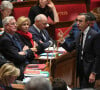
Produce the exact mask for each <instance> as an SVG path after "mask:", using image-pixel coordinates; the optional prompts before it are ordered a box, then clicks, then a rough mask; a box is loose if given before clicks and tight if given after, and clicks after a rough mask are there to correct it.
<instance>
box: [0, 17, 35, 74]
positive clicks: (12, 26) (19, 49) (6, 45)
mask: <svg viewBox="0 0 100 90" xmlns="http://www.w3.org/2000/svg"><path fill="white" fill-rule="evenodd" d="M3 26H4V30H5V32H4V33H3V35H2V36H1V37H0V51H1V53H2V54H3V55H4V57H5V58H6V59H7V60H10V61H12V62H13V63H14V64H15V66H17V67H19V68H20V69H21V72H23V70H24V67H25V65H27V64H29V63H33V59H34V54H33V51H35V49H33V48H28V46H26V45H24V44H23V43H22V41H21V40H20V38H19V37H18V36H17V35H16V34H15V32H16V30H17V25H16V20H15V18H14V17H13V16H8V17H5V18H4V19H3Z"/></svg>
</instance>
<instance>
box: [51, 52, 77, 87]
mask: <svg viewBox="0 0 100 90" xmlns="http://www.w3.org/2000/svg"><path fill="white" fill-rule="evenodd" d="M75 61H76V52H75V51H73V52H71V53H66V54H64V55H62V56H60V57H58V58H56V60H54V61H53V62H52V66H51V75H52V77H53V78H62V79H64V80H65V81H66V83H67V84H68V85H69V86H70V87H72V88H73V87H76V64H75Z"/></svg>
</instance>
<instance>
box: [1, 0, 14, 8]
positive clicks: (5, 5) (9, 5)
mask: <svg viewBox="0 0 100 90" xmlns="http://www.w3.org/2000/svg"><path fill="white" fill-rule="evenodd" d="M6 8H9V9H13V4H12V3H11V2H10V1H2V2H1V6H0V9H1V10H5V9H6Z"/></svg>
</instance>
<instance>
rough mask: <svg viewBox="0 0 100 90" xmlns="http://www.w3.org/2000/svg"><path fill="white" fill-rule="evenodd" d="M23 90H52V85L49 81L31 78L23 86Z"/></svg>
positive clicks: (42, 78)
mask: <svg viewBox="0 0 100 90" xmlns="http://www.w3.org/2000/svg"><path fill="white" fill-rule="evenodd" d="M25 90H52V85H51V83H50V81H49V80H47V79H46V78H44V77H39V76H38V77H32V78H31V79H30V81H29V82H27V83H26V84H25Z"/></svg>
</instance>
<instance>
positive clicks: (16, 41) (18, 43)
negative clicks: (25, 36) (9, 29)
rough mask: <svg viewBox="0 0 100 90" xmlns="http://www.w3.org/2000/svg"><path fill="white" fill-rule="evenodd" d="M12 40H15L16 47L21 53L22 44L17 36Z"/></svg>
mask: <svg viewBox="0 0 100 90" xmlns="http://www.w3.org/2000/svg"><path fill="white" fill-rule="evenodd" d="M12 39H13V42H14V43H15V44H16V46H17V47H18V48H19V50H20V51H21V44H20V42H19V41H18V40H17V38H16V37H15V36H13V37H12Z"/></svg>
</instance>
